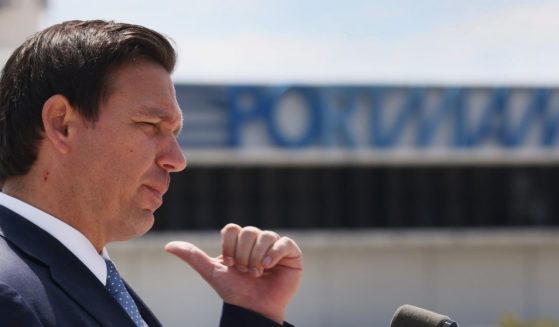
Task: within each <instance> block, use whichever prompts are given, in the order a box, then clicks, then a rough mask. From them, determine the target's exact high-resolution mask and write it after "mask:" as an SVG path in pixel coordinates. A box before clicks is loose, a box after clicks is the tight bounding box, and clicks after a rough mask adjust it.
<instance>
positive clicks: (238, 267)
mask: <svg viewBox="0 0 559 327" xmlns="http://www.w3.org/2000/svg"><path fill="white" fill-rule="evenodd" d="M237 270H238V271H240V272H242V273H246V272H248V268H247V267H245V266H237Z"/></svg>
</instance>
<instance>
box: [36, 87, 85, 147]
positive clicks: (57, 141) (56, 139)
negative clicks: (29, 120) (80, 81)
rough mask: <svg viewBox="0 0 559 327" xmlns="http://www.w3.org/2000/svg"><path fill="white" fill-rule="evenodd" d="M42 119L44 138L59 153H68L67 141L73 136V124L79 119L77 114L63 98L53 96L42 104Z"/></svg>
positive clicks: (61, 96)
mask: <svg viewBox="0 0 559 327" xmlns="http://www.w3.org/2000/svg"><path fill="white" fill-rule="evenodd" d="M42 118H43V126H44V128H45V138H46V139H47V140H48V141H49V142H50V143H51V144H52V146H53V147H54V148H55V149H57V150H58V151H59V152H60V153H63V154H66V153H68V152H69V151H70V144H69V141H70V139H71V137H72V136H73V131H74V127H75V124H76V123H78V121H79V119H80V115H79V113H78V112H77V111H76V110H75V109H74V107H73V106H72V105H71V104H70V102H69V101H68V99H67V98H66V97H65V96H63V95H61V94H55V95H53V96H51V97H50V98H48V99H47V101H45V103H44V104H43V112H42Z"/></svg>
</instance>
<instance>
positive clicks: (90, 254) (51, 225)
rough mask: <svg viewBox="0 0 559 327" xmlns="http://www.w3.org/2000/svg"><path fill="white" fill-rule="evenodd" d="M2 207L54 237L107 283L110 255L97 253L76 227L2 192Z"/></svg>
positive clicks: (104, 249)
mask: <svg viewBox="0 0 559 327" xmlns="http://www.w3.org/2000/svg"><path fill="white" fill-rule="evenodd" d="M0 205H2V206H4V207H6V208H8V209H10V210H12V211H13V212H15V213H17V214H18V215H20V216H22V217H23V218H25V219H27V220H29V221H30V222H32V223H33V224H35V225H37V226H38V227H40V228H41V229H43V230H44V231H45V232H47V233H49V234H50V235H52V236H53V237H54V238H56V239H57V240H58V241H60V243H62V244H63V245H64V246H65V247H66V248H68V250H70V252H72V253H73V254H74V255H75V256H76V257H77V258H78V259H79V260H80V261H81V262H82V263H83V264H84V265H85V266H86V267H87V268H89V270H91V272H92V273H93V274H94V275H95V277H97V278H98V279H99V281H101V283H103V285H105V284H106V283H107V266H106V264H105V260H104V258H106V259H109V254H108V252H107V250H106V248H103V251H102V253H101V254H99V253H97V250H95V247H94V246H93V244H92V243H91V242H90V241H89V240H88V239H87V238H86V237H85V236H84V235H83V234H82V233H80V232H79V231H78V230H77V229H75V228H74V227H72V226H70V225H68V224H66V223H65V222H63V221H62V220H60V219H58V218H56V217H54V216H52V215H50V214H48V213H46V212H44V211H42V210H40V209H38V208H35V207H33V206H32V205H30V204H28V203H25V202H23V201H21V200H19V199H16V198H14V197H11V196H9V195H7V194H5V193H2V192H0Z"/></svg>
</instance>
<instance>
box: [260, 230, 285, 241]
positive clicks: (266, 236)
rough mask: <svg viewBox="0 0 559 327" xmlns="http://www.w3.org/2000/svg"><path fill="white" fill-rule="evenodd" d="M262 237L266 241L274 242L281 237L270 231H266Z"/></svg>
mask: <svg viewBox="0 0 559 327" xmlns="http://www.w3.org/2000/svg"><path fill="white" fill-rule="evenodd" d="M260 237H261V238H262V239H265V240H274V241H277V240H279V239H280V236H279V235H278V233H276V232H272V231H269V230H265V231H263V232H262V233H261V234H260Z"/></svg>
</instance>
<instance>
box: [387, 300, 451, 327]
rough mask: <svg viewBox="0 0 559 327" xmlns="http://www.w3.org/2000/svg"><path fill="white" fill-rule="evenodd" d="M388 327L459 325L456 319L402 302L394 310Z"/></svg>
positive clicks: (447, 326)
mask: <svg viewBox="0 0 559 327" xmlns="http://www.w3.org/2000/svg"><path fill="white" fill-rule="evenodd" d="M390 327H459V326H458V323H457V322H456V321H453V320H451V319H450V318H449V317H447V316H443V315H441V314H438V313H436V312H433V311H429V310H425V309H422V308H418V307H416V306H413V305H409V304H404V305H402V306H401V307H399V308H398V310H396V312H395V313H394V317H393V318H392V322H391V323H390Z"/></svg>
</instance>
